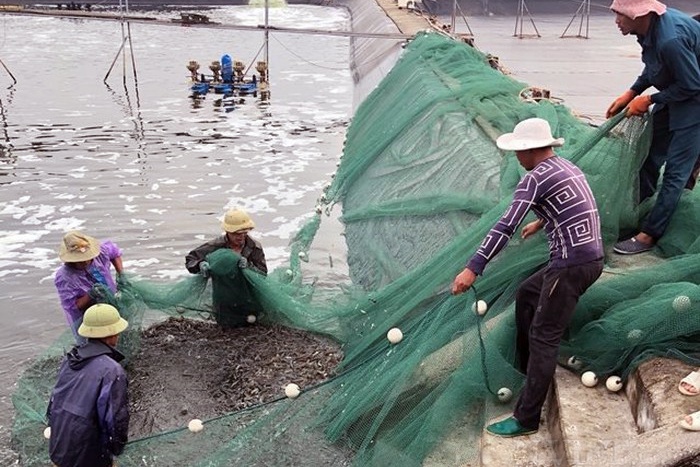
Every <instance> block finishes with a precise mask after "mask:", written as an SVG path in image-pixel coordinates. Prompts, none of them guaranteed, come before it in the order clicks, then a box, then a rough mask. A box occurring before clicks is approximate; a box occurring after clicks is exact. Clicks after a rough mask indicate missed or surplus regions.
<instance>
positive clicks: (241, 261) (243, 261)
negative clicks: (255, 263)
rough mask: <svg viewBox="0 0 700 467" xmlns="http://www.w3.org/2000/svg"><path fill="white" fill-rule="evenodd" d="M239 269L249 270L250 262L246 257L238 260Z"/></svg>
mask: <svg viewBox="0 0 700 467" xmlns="http://www.w3.org/2000/svg"><path fill="white" fill-rule="evenodd" d="M238 267H239V268H240V269H245V268H247V267H248V260H247V259H246V258H245V257H243V256H241V259H239V260H238Z"/></svg>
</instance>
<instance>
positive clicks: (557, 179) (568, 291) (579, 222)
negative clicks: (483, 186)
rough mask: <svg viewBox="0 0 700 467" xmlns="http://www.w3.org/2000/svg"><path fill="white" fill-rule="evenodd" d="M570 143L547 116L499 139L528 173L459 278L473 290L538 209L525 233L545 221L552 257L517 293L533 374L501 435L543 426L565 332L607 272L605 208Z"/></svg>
mask: <svg viewBox="0 0 700 467" xmlns="http://www.w3.org/2000/svg"><path fill="white" fill-rule="evenodd" d="M563 144H564V140H563V139H562V138H557V139H555V138H554V137H553V136H552V133H551V129H550V127H549V123H547V121H546V120H543V119H541V118H530V119H527V120H524V121H522V122H520V123H518V124H517V125H516V126H515V129H514V130H513V132H512V133H506V134H504V135H501V136H500V137H499V138H498V139H497V140H496V145H497V146H498V147H499V148H500V149H501V150H504V151H515V156H516V157H517V158H518V162H519V163H520V165H522V166H523V167H524V168H525V170H527V171H528V172H527V173H526V174H525V176H524V177H523V178H522V180H520V182H519V183H518V186H517V187H516V189H515V194H514V196H513V202H512V203H511V205H510V207H509V208H508V209H507V210H506V212H505V213H504V214H503V217H501V219H500V220H499V221H498V222H497V223H496V225H494V226H493V227H492V228H491V230H490V231H489V233H488V235H486V237H485V238H484V240H483V242H482V243H481V246H480V247H479V249H478V250H477V252H476V253H475V254H474V256H472V258H471V259H470V260H469V262H468V263H467V266H466V268H464V270H463V271H462V272H460V273H459V274H458V275H457V277H455V279H454V282H453V284H452V293H453V294H460V293H462V292H464V291H466V290H468V289H469V288H470V287H471V286H472V284H473V283H474V281H475V280H476V276H477V275H480V274H482V273H483V271H484V268H485V267H486V264H487V263H488V262H489V261H490V260H491V259H493V258H494V257H495V256H496V255H497V254H498V252H500V251H501V250H502V249H503V248H504V247H505V246H506V244H507V243H508V241H509V240H510V238H511V237H512V236H513V234H514V233H515V231H516V229H517V228H518V226H519V225H520V223H521V222H522V221H523V219H525V216H526V215H527V214H528V212H530V211H533V212H534V214H535V216H536V217H537V220H534V221H532V222H530V223H528V224H527V225H525V227H524V228H523V230H522V234H521V236H522V238H527V237H529V236H531V235H533V234H534V233H536V232H537V231H538V230H540V229H542V228H544V229H545V232H546V234H547V239H548V241H549V262H548V263H547V265H546V266H545V267H544V268H542V269H540V270H539V271H537V272H536V273H534V274H533V275H531V276H530V277H528V278H527V279H525V281H524V282H523V283H522V284H520V287H519V288H518V291H517V293H516V297H515V320H516V328H517V336H516V346H517V357H518V364H519V366H520V370H521V371H522V372H524V373H525V374H526V379H525V385H524V387H523V390H522V392H521V394H520V398H519V399H518V402H517V404H516V406H515V412H514V414H513V416H512V417H509V418H507V419H506V420H503V421H501V422H498V423H494V424H492V425H489V426H488V427H487V428H486V430H487V431H488V432H490V433H492V434H494V435H497V436H504V437H512V436H521V435H528V434H531V433H535V432H536V431H537V430H538V428H539V423H540V415H541V412H542V406H543V404H544V400H545V397H546V396H547V391H548V390H549V386H550V384H551V382H552V378H553V377H554V370H555V368H556V363H557V357H558V354H559V343H560V341H561V337H562V335H563V334H564V331H565V330H566V328H567V326H568V325H569V322H570V321H571V318H572V316H573V313H574V309H575V308H576V303H577V302H578V299H579V297H580V296H581V294H583V293H584V292H585V291H586V289H588V287H590V286H591V284H593V283H594V282H595V281H596V279H598V277H599V276H600V274H601V273H602V271H603V242H602V236H601V233H600V218H599V216H598V208H597V206H596V202H595V199H594V198H593V194H592V193H591V189H590V187H589V186H588V182H587V181H586V177H585V176H584V174H583V172H581V170H580V169H579V168H578V167H576V166H575V165H574V164H572V163H571V162H569V161H568V160H566V159H562V158H561V157H559V156H557V155H556V154H555V153H554V151H553V149H552V147H557V146H561V145H563Z"/></svg>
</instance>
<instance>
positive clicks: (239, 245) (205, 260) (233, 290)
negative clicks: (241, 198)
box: [185, 209, 267, 327]
mask: <svg viewBox="0 0 700 467" xmlns="http://www.w3.org/2000/svg"><path fill="white" fill-rule="evenodd" d="M221 227H222V228H223V230H224V234H223V235H221V236H219V237H217V238H215V239H213V240H211V241H209V242H207V243H205V244H203V245H200V246H199V247H197V248H195V249H194V250H192V251H190V252H189V253H188V254H187V256H186V257H185V267H186V268H187V270H188V271H189V272H191V273H192V274H201V275H202V276H204V277H211V278H212V289H213V313H214V318H215V319H216V322H217V323H218V324H220V325H222V326H227V327H231V326H239V325H242V324H245V323H248V322H251V321H254V318H251V316H252V317H255V316H256V315H257V314H258V312H259V310H260V306H259V304H258V302H257V300H256V299H255V296H254V292H253V290H252V288H251V286H250V284H249V283H248V281H246V279H245V274H244V272H243V271H244V270H250V271H254V272H255V273H259V274H263V275H267V263H266V261H265V252H264V251H263V248H262V246H261V245H260V242H258V241H256V240H254V239H252V238H251V237H250V235H248V233H249V232H250V231H251V230H253V229H254V228H255V224H254V223H253V220H252V219H251V218H250V216H249V215H248V214H247V213H246V212H245V211H243V210H241V209H231V210H229V211H228V212H226V214H225V216H224V220H223V222H222V223H221Z"/></svg>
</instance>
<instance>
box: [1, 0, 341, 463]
mask: <svg viewBox="0 0 700 467" xmlns="http://www.w3.org/2000/svg"><path fill="white" fill-rule="evenodd" d="M148 14H149V15H151V16H153V15H156V14H154V13H150V12H149V13H148ZM207 14H208V15H209V16H210V18H211V19H212V20H215V21H220V22H224V23H238V24H246V25H257V24H262V23H263V22H264V15H263V10H262V9H260V8H252V7H224V8H221V9H218V10H216V11H211V12H208V13H207ZM157 15H159V16H160V17H164V18H170V17H177V16H179V15H178V14H177V13H159V14H157ZM269 21H270V24H272V25H277V26H280V27H301V28H303V27H307V28H311V27H314V28H319V29H336V30H340V29H347V28H348V22H349V17H348V15H347V13H346V11H345V10H343V9H335V8H321V7H312V6H292V7H288V8H279V9H271V10H270V20H269ZM130 32H131V39H132V41H131V42H132V45H133V57H134V59H135V62H136V72H137V80H138V81H137V85H136V84H135V80H134V75H133V69H132V66H131V54H130V51H129V49H128V48H127V49H126V52H127V53H126V55H125V57H126V64H125V65H124V61H123V60H122V56H121V55H120V56H119V59H118V60H117V62H116V65H115V67H114V69H113V70H112V72H111V74H110V76H109V78H108V80H107V85H105V84H104V83H103V78H104V77H105V75H106V74H107V72H108V70H109V68H110V65H111V63H112V61H113V60H114V58H115V56H117V53H118V50H119V46H120V44H121V41H122V31H121V28H120V24H119V23H116V22H104V21H90V20H72V19H55V18H42V17H19V16H0V59H2V61H3V62H4V63H5V64H6V65H7V67H8V68H9V70H10V71H11V72H12V74H13V75H14V76H15V77H16V78H17V81H18V82H17V84H16V85H14V86H11V87H10V88H9V89H4V87H3V90H2V91H0V103H1V104H2V108H1V109H0V110H1V111H2V112H1V114H0V118H1V121H0V125H1V126H0V129H1V130H2V131H1V132H0V145H1V147H2V151H1V152H0V303H1V305H0V361H2V365H1V366H0V408H1V409H2V410H0V413H1V415H0V446H3V445H5V444H6V437H7V430H8V428H9V424H10V420H11V405H10V401H9V396H10V395H11V392H12V390H13V384H14V382H15V380H16V379H17V377H18V374H19V372H20V371H21V369H22V368H23V366H24V365H25V364H26V363H27V361H28V359H30V358H31V357H33V356H35V355H36V354H37V353H39V352H40V351H41V350H42V349H43V348H45V347H46V346H48V345H50V344H51V343H52V342H53V341H54V340H55V338H56V337H57V336H58V335H59V334H60V333H62V332H63V331H64V330H65V329H66V325H65V321H64V318H63V313H62V310H61V307H60V304H59V302H58V298H57V295H56V291H55V288H54V286H53V272H54V270H55V269H56V268H57V267H58V266H59V261H58V257H57V251H58V245H59V243H60V240H61V237H62V235H63V233H64V232H65V231H67V230H69V229H81V230H83V231H85V232H86V233H88V234H90V235H93V236H95V237H97V238H99V239H107V238H109V239H112V240H113V241H115V242H117V243H118V244H119V246H120V247H122V249H123V250H124V255H123V258H124V265H125V269H126V270H128V271H130V272H133V273H136V274H139V275H141V276H143V277H147V278H151V279H156V280H168V279H172V278H176V277H180V276H182V275H185V274H187V272H186V271H185V269H184V255H185V254H186V253H187V252H188V251H189V250H190V249H192V248H193V247H195V246H197V245H198V244H200V243H202V241H203V240H205V239H209V238H210V237H213V236H215V235H218V234H219V233H220V227H219V219H220V217H221V215H222V213H223V212H224V211H225V209H226V208H228V207H233V206H240V207H243V208H245V209H247V210H248V211H249V212H250V213H251V215H252V216H253V218H254V220H255V222H256V226H257V228H256V230H255V231H254V236H255V237H256V238H258V239H259V240H260V241H261V242H262V243H263V245H264V247H265V251H266V254H267V256H268V262H269V264H270V266H271V267H273V268H274V267H275V266H279V265H281V264H282V263H283V261H284V260H285V258H286V256H287V254H288V253H287V244H288V242H289V239H290V236H291V235H292V234H293V233H294V232H295V231H296V230H297V229H298V227H299V226H300V225H301V224H302V223H303V222H304V221H305V220H306V219H307V218H308V217H309V216H311V215H312V213H313V211H314V206H315V203H316V199H317V198H318V196H319V195H320V194H321V192H322V187H323V186H324V184H326V183H327V182H328V181H329V180H330V175H331V174H332V173H333V172H334V170H335V168H336V163H337V161H338V158H339V156H340V153H341V150H342V142H343V137H344V133H345V128H346V125H347V122H348V120H349V116H350V112H351V107H352V82H351V78H350V72H349V69H348V44H349V41H348V39H345V38H337V37H323V38H319V37H317V36H311V35H291V34H281V33H271V34H270V45H269V46H270V76H271V92H272V97H271V99H270V100H269V101H267V102H264V101H261V100H260V99H259V98H257V99H256V98H253V97H249V98H246V99H245V102H244V103H241V104H239V105H237V106H236V107H235V109H233V110H230V111H227V109H226V108H225V107H224V106H221V104H217V102H216V101H217V97H218V96H215V95H213V94H210V95H208V96H207V97H206V98H205V99H204V100H202V101H201V102H196V101H194V100H192V99H190V98H188V94H189V92H188V75H189V73H188V71H187V69H186V68H185V65H186V64H187V63H188V61H189V60H197V61H199V62H200V64H201V65H202V70H204V69H206V67H207V65H208V64H209V63H210V62H211V61H213V60H218V59H219V58H220V57H221V55H222V54H223V53H229V54H231V55H232V57H233V58H234V59H237V60H242V61H243V62H245V63H246V64H250V63H251V62H252V63H254V62H255V61H256V60H260V59H262V55H261V56H258V57H257V58H256V54H257V53H258V51H259V50H260V49H261V46H262V44H263V35H262V32H261V33H257V32H239V31H228V30H226V31H223V30H208V29H201V28H200V29H197V28H187V27H174V26H156V25H147V24H132V25H131V26H130ZM126 34H128V30H127V32H126ZM319 44H322V45H323V46H322V47H319ZM207 71H208V70H207ZM124 80H126V84H124ZM11 84H12V81H11V79H10V77H9V76H8V75H7V74H5V73H4V71H2V70H0V85H2V86H10V85H11ZM1 453H2V448H0V464H2V465H6V464H5V463H4V462H2V461H1V460H2V459H3V457H2V454H1Z"/></svg>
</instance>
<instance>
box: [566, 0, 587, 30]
mask: <svg viewBox="0 0 700 467" xmlns="http://www.w3.org/2000/svg"><path fill="white" fill-rule="evenodd" d="M579 16H580V17H581V18H580V22H579V25H578V34H577V35H576V36H573V37H580V38H583V39H588V32H589V28H590V22H591V0H582V1H581V5H579V7H578V9H577V10H576V13H574V16H572V17H571V21H569V24H567V25H566V29H564V32H562V33H561V36H560V37H571V36H567V35H566V33H567V32H568V31H569V28H570V27H571V25H572V24H573V22H574V20H575V19H576V18H577V17H579ZM584 21H585V23H586V26H585V29H586V32H585V34H584V33H583V29H584Z"/></svg>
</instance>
